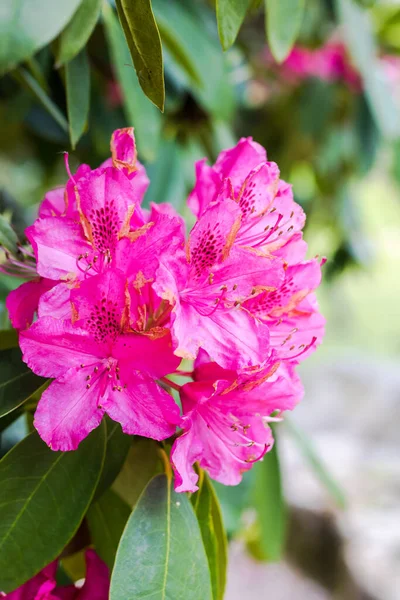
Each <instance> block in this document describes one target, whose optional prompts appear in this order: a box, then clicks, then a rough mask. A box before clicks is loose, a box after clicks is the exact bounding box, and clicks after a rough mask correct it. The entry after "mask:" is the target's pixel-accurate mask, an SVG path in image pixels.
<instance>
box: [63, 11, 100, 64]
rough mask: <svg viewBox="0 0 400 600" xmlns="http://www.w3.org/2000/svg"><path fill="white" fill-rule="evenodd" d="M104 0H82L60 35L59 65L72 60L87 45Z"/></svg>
mask: <svg viewBox="0 0 400 600" xmlns="http://www.w3.org/2000/svg"><path fill="white" fill-rule="evenodd" d="M101 5H102V0H81V5H80V6H79V8H78V10H77V11H76V13H75V14H74V16H73V18H72V19H71V21H70V22H69V23H68V25H67V27H66V28H65V29H64V31H63V32H62V34H61V35H60V42H59V47H58V54H57V66H61V65H64V64H65V63H67V62H69V61H70V60H72V59H73V58H74V57H75V56H76V55H77V54H79V52H80V51H81V50H82V49H83V48H84V47H85V44H86V42H87V41H88V39H89V38H90V35H91V33H92V31H93V29H94V28H95V26H96V23H97V21H98V19H99V16H100V12H101Z"/></svg>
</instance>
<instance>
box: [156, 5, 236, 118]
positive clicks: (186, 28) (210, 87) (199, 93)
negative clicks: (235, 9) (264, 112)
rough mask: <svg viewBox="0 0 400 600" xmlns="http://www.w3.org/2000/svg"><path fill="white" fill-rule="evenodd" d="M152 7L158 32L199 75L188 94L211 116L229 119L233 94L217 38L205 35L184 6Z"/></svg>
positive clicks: (203, 28) (205, 28)
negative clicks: (167, 34)
mask: <svg viewBox="0 0 400 600" xmlns="http://www.w3.org/2000/svg"><path fill="white" fill-rule="evenodd" d="M153 8H154V13H155V15H156V18H157V22H158V23H159V24H160V27H161V28H162V30H163V31H164V30H165V29H168V30H169V32H170V36H171V37H174V39H175V40H176V42H177V43H178V44H179V46H180V47H181V48H182V50H183V51H184V52H185V54H186V56H187V57H188V60H190V62H191V63H192V64H193V65H194V67H195V69H196V71H197V72H198V73H201V74H202V85H201V86H196V87H191V89H190V92H191V93H192V94H194V95H195V97H196V98H197V99H198V100H199V101H200V103H201V104H202V105H203V106H204V107H205V108H206V109H207V110H209V111H210V112H211V113H212V114H213V116H215V117H219V118H222V119H224V120H227V119H229V118H230V117H232V115H233V110H234V105H235V102H234V92H233V88H232V85H231V82H230V81H229V79H228V77H227V63H226V61H225V57H224V55H223V53H222V52H221V47H220V45H219V43H218V39H214V38H213V37H212V36H211V35H210V34H209V31H208V29H207V27H206V25H205V24H204V23H202V21H201V20H200V19H199V17H198V15H197V14H195V13H193V12H191V10H190V9H189V8H188V6H186V5H185V6H183V5H182V4H180V3H178V2H176V1H175V0H169V2H168V3H165V2H164V1H163V0H153ZM190 8H192V7H191V6H190Z"/></svg>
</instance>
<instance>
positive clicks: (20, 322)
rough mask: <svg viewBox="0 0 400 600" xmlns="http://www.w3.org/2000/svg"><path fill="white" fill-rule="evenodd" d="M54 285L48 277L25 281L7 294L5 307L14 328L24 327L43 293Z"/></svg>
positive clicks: (29, 322)
mask: <svg viewBox="0 0 400 600" xmlns="http://www.w3.org/2000/svg"><path fill="white" fill-rule="evenodd" d="M53 285H54V282H53V281H50V280H49V279H42V278H39V279H38V280H34V281H27V282H26V283H23V284H22V285H20V286H19V287H18V288H17V289H15V290H13V291H12V292H10V293H9V294H8V296H7V300H6V307H7V310H8V313H9V316H10V321H11V323H12V326H13V327H15V329H26V328H27V327H29V325H30V324H31V323H32V321H33V317H34V315H35V312H36V311H37V308H38V303H39V300H40V298H41V297H42V295H43V294H45V293H46V292H47V290H50V289H51V288H52V286H53Z"/></svg>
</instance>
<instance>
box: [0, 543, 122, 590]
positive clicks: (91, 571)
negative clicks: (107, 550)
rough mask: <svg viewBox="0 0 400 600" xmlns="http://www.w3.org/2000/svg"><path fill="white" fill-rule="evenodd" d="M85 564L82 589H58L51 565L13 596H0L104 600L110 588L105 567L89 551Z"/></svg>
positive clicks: (54, 564) (54, 563)
mask: <svg viewBox="0 0 400 600" xmlns="http://www.w3.org/2000/svg"><path fill="white" fill-rule="evenodd" d="M85 561H86V577H85V582H84V584H83V585H82V586H81V587H76V586H75V585H67V586H58V585H57V582H56V571H57V561H54V562H52V563H51V564H50V565H48V566H47V567H45V568H44V569H43V570H42V571H40V573H38V574H37V575H35V577H33V578H32V579H30V580H29V581H27V582H26V583H24V584H23V585H22V586H21V587H19V588H18V589H17V590H15V591H14V592H10V593H9V594H1V592H0V597H1V596H3V597H4V598H7V600H107V599H108V592H109V588H110V574H109V570H108V567H107V565H106V564H105V563H104V562H103V561H102V560H101V559H100V558H99V557H98V556H97V554H96V552H95V551H94V550H91V549H88V550H86V552H85Z"/></svg>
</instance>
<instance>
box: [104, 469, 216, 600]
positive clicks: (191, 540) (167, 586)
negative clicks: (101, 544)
mask: <svg viewBox="0 0 400 600" xmlns="http://www.w3.org/2000/svg"><path fill="white" fill-rule="evenodd" d="M145 597H148V598H151V599H152V600H199V599H200V598H201V600H211V599H212V592H211V583H210V573H209V570H208V563H207V557H206V554H205V551H204V546H203V543H202V539H201V534H200V530H199V525H198V523H197V519H196V516H195V514H194V511H193V508H192V505H191V503H190V502H189V500H188V498H187V496H186V495H185V494H177V493H176V492H175V491H174V489H173V481H172V477H168V476H167V475H163V474H162V475H156V477H154V478H153V479H152V480H151V481H150V483H149V484H148V485H147V487H146V488H145V490H144V492H143V493H142V495H141V496H140V498H139V501H138V503H137V505H136V507H135V509H134V511H133V513H132V514H131V516H130V518H129V520H128V523H127V525H126V528H125V530H124V533H123V535H122V538H121V542H120V545H119V548H118V551H117V556H116V560H115V565H114V570H113V574H112V578H111V590H110V600H140V599H143V598H145Z"/></svg>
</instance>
